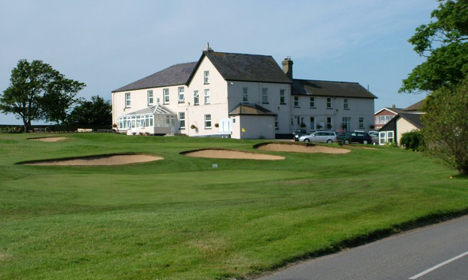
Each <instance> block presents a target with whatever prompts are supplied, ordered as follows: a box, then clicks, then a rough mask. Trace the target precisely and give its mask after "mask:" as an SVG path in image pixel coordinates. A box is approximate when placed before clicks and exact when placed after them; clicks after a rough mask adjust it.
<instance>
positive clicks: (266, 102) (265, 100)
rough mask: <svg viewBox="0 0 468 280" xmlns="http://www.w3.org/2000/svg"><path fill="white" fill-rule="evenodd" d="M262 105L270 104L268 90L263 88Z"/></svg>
mask: <svg viewBox="0 0 468 280" xmlns="http://www.w3.org/2000/svg"><path fill="white" fill-rule="evenodd" d="M262 104H268V88H262Z"/></svg>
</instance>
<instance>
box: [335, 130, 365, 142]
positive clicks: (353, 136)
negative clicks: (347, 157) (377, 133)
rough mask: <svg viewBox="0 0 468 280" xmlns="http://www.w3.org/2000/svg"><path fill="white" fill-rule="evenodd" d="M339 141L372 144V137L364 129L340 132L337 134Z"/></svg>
mask: <svg viewBox="0 0 468 280" xmlns="http://www.w3.org/2000/svg"><path fill="white" fill-rule="evenodd" d="M336 139H337V141H339V142H341V143H344V144H349V143H361V144H371V143H372V137H371V136H370V135H369V134H368V133H366V132H362V131H353V132H340V133H338V135H337V136H336Z"/></svg>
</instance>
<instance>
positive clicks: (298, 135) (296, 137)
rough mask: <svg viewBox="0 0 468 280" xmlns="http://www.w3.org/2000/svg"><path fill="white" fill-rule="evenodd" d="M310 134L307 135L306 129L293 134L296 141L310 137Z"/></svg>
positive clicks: (297, 130)
mask: <svg viewBox="0 0 468 280" xmlns="http://www.w3.org/2000/svg"><path fill="white" fill-rule="evenodd" d="M308 134H309V133H307V130H305V129H296V131H294V132H293V135H294V141H296V142H297V141H299V137H301V136H302V135H308Z"/></svg>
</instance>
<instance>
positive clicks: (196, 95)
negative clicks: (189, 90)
mask: <svg viewBox="0 0 468 280" xmlns="http://www.w3.org/2000/svg"><path fill="white" fill-rule="evenodd" d="M193 105H200V94H199V93H198V90H194V91H193Z"/></svg>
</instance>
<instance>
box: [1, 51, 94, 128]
mask: <svg viewBox="0 0 468 280" xmlns="http://www.w3.org/2000/svg"><path fill="white" fill-rule="evenodd" d="M85 86H86V85H85V84H84V83H80V82H77V81H74V80H70V79H66V78H65V76H64V75H62V74H60V72H58V71H57V70H55V69H53V68H52V66H50V65H49V64H47V63H44V62H42V61H40V60H33V61H32V62H31V63H29V62H28V61H27V60H25V59H22V60H20V61H18V64H17V66H16V67H15V68H14V69H13V70H12V71H11V77H10V86H9V87H8V88H7V89H6V90H5V91H4V92H3V95H0V111H1V112H3V113H6V114H15V115H16V117H17V118H18V119H22V120H23V124H24V129H25V131H28V129H29V127H30V126H31V121H33V120H41V119H43V120H48V121H55V122H57V123H58V122H61V121H63V120H64V119H65V118H64V114H65V115H66V112H67V110H68V109H69V107H70V106H71V104H73V102H75V100H76V99H75V96H76V93H77V92H78V91H80V90H81V89H83V88H84V87H85Z"/></svg>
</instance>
